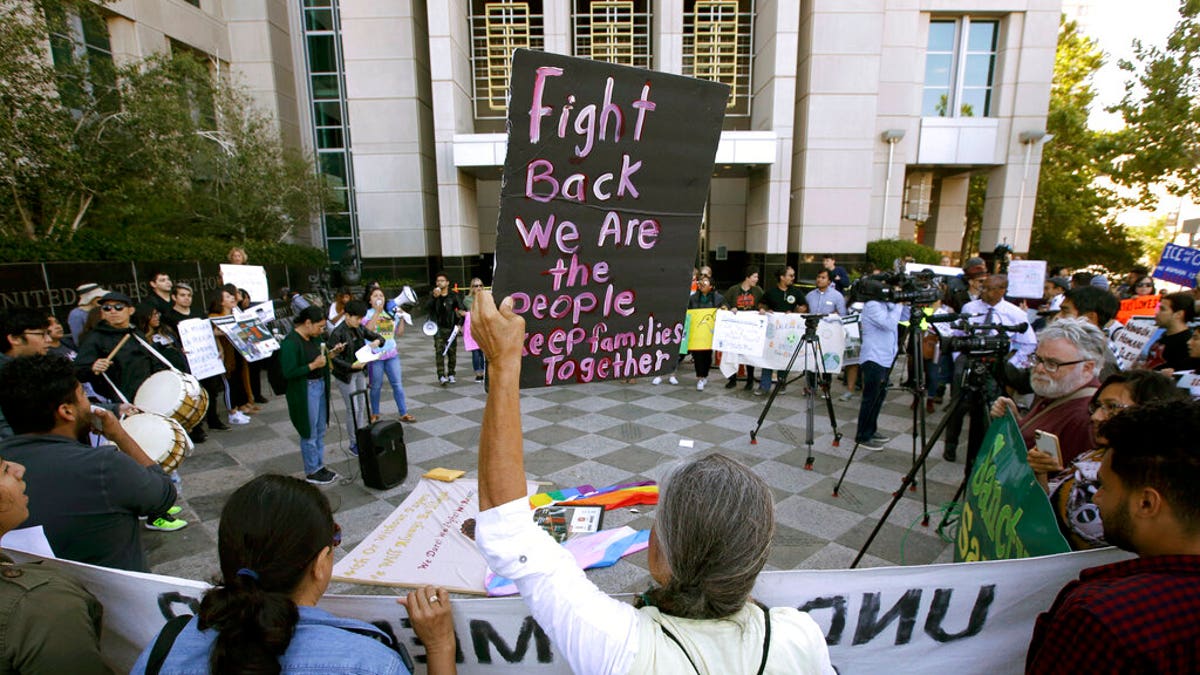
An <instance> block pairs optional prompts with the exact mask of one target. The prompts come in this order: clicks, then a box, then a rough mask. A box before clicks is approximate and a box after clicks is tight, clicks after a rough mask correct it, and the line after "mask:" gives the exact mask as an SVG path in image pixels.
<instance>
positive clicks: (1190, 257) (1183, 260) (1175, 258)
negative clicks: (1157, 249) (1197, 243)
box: [1154, 244, 1200, 288]
mask: <svg viewBox="0 0 1200 675" xmlns="http://www.w3.org/2000/svg"><path fill="white" fill-rule="evenodd" d="M1197 275H1200V248H1188V247H1186V246H1176V245H1175V244H1167V245H1166V246H1164V247H1163V252H1162V255H1161V256H1160V257H1159V259H1158V266H1157V267H1155V268H1154V278H1155V279H1162V280H1163V281H1170V282H1172V283H1176V284H1179V285H1180V286H1187V287H1188V288H1194V287H1195V286H1196V276H1197Z"/></svg>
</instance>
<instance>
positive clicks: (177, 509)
mask: <svg viewBox="0 0 1200 675" xmlns="http://www.w3.org/2000/svg"><path fill="white" fill-rule="evenodd" d="M180 511H183V507H182V506H172V507H171V508H169V509H167V515H168V516H176V515H179V512H180Z"/></svg>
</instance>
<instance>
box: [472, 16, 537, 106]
mask: <svg viewBox="0 0 1200 675" xmlns="http://www.w3.org/2000/svg"><path fill="white" fill-rule="evenodd" d="M470 21H471V69H472V71H473V72H474V78H473V86H474V90H475V91H474V97H475V119H481V120H503V119H504V115H505V112H506V111H507V110H508V76H509V71H510V69H511V68H512V54H513V50H516V49H542V48H543V45H544V44H545V41H544V31H543V26H542V3H541V2H539V1H536V0H530V1H529V2H509V1H507V0H492V1H490V2H489V1H488V0H472V2H471V17H470Z"/></svg>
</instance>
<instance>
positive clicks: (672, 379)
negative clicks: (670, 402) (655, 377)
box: [667, 375, 679, 384]
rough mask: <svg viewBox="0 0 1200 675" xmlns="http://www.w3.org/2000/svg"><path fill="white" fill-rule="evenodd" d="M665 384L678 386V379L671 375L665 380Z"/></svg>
mask: <svg viewBox="0 0 1200 675" xmlns="http://www.w3.org/2000/svg"><path fill="white" fill-rule="evenodd" d="M667 382H670V383H671V384H679V378H677V377H675V376H674V375H672V376H671V377H670V378H668V379H667Z"/></svg>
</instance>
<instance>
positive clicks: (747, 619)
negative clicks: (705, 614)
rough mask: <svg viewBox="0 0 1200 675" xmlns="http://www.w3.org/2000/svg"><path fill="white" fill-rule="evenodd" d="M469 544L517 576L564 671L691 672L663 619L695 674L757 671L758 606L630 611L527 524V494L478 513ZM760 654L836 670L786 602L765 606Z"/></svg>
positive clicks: (774, 664) (780, 664) (771, 664)
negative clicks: (697, 612) (767, 633)
mask: <svg viewBox="0 0 1200 675" xmlns="http://www.w3.org/2000/svg"><path fill="white" fill-rule="evenodd" d="M475 543H476V545H477V546H478V547H479V551H480V552H481V553H482V554H483V557H484V558H485V559H486V560H487V563H488V566H489V567H491V568H492V571H494V572H496V573H497V574H499V575H501V576H504V577H507V578H509V579H512V580H513V581H514V582H515V583H516V585H517V588H518V589H519V590H520V592H521V597H522V598H524V599H525V604H526V605H527V606H528V607H529V610H530V612H531V613H532V614H533V618H534V619H535V620H536V621H537V622H538V625H540V626H541V627H542V629H543V630H544V631H546V634H547V635H548V636H549V637H550V641H551V642H552V643H553V644H554V648H555V650H556V651H557V652H558V653H559V654H560V655H561V656H562V657H563V658H565V659H566V661H567V663H568V664H569V665H570V666H571V670H572V672H576V673H588V674H589V675H590V674H592V673H602V674H608V673H611V674H614V675H625V673H688V672H693V671H692V666H691V664H690V663H688V659H687V656H685V654H684V652H683V651H681V650H680V648H679V647H678V646H677V645H676V644H675V643H674V642H673V641H671V640H670V638H667V637H666V636H665V634H664V633H663V631H662V628H663V626H664V625H666V626H667V627H668V628H669V630H670V631H671V633H672V634H674V635H675V637H676V638H678V639H679V641H680V642H681V643H682V644H683V645H684V646H685V648H686V649H687V655H688V656H691V658H692V659H693V660H694V661H695V662H696V665H697V666H699V667H700V669H701V672H710V673H743V672H751V673H753V672H756V671H757V670H758V664H759V662H760V660H761V659H762V640H763V630H764V623H765V622H764V621H763V613H762V611H761V610H759V609H758V607H756V606H754V605H752V604H747V605H746V606H745V607H743V608H742V609H741V610H740V611H739V612H737V613H735V614H734V615H733V616H731V617H727V618H725V619H720V620H708V621H702V620H691V619H680V618H678V617H672V616H666V615H662V614H660V613H659V612H658V610H656V609H654V608H653V607H646V608H643V609H640V610H638V609H635V608H634V607H633V606H631V605H628V604H626V603H624V602H621V601H620V600H617V599H615V598H612V597H609V596H608V595H606V594H605V593H604V592H603V591H601V590H600V589H599V588H596V585H595V584H593V583H592V582H591V581H589V580H588V578H587V576H586V575H585V574H584V572H583V570H581V569H579V566H578V565H577V564H576V562H575V558H574V556H572V555H571V554H570V553H568V552H567V550H566V549H565V548H563V547H562V546H560V545H558V544H557V543H555V541H554V540H553V539H552V538H551V537H550V535H549V534H547V533H546V532H545V530H542V529H541V528H539V527H538V526H537V525H535V524H534V522H533V518H532V515H531V512H530V509H529V500H528V499H527V498H524V497H522V498H520V499H515V500H513V501H511V502H509V503H507V504H503V505H501V506H497V507H495V508H491V509H488V510H487V511H484V512H483V513H480V514H479V517H478V518H477V519H476V527H475ZM768 653H769V656H768V660H767V669H766V672H768V673H778V674H780V675H782V674H783V673H821V674H823V675H824V674H832V673H834V670H833V667H832V666H831V665H830V661H829V649H828V647H826V645H825V636H824V634H823V633H822V631H821V628H820V627H819V626H818V625H817V623H816V622H815V621H813V619H812V617H810V616H808V614H805V613H803V612H800V611H799V610H797V609H795V608H793V607H777V608H774V609H772V610H771V647H770V651H769V652H768ZM751 663H752V664H753V665H752V666H749V667H747V664H751Z"/></svg>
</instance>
